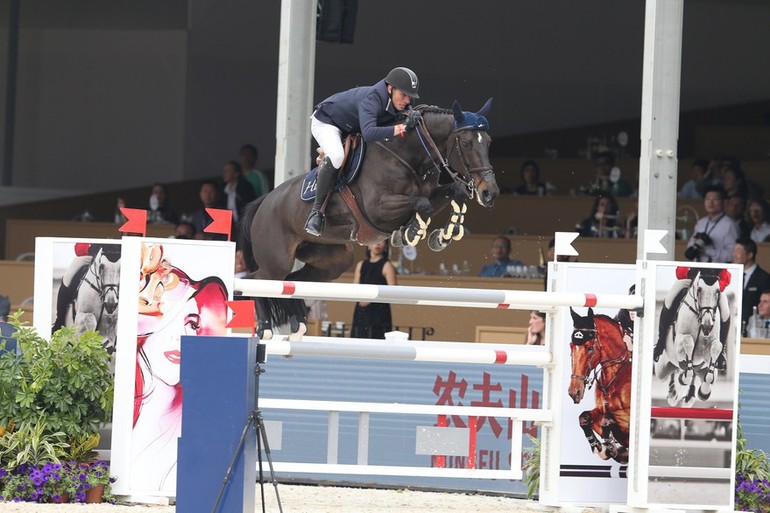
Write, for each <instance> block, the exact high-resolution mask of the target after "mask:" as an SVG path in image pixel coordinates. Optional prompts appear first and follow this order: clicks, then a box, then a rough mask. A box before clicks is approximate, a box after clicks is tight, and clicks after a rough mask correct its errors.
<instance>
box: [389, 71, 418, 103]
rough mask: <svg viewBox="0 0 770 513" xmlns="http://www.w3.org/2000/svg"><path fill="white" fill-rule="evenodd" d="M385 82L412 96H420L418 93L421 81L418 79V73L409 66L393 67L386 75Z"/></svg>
mask: <svg viewBox="0 0 770 513" xmlns="http://www.w3.org/2000/svg"><path fill="white" fill-rule="evenodd" d="M385 82H386V83H388V84H390V85H392V86H393V87H395V88H396V89H398V90H399V91H401V92H402V93H404V94H405V95H407V96H408V97H410V98H420V95H418V94H417V90H418V89H419V87H420V82H419V80H417V74H416V73H415V72H414V71H412V70H410V69H409V68H403V67H398V68H393V69H392V70H390V73H388V76H387V77H385Z"/></svg>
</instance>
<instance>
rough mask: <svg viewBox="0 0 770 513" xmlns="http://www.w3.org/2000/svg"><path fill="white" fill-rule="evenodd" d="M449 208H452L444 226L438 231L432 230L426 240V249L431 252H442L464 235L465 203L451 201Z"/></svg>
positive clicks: (466, 208) (466, 207)
mask: <svg viewBox="0 0 770 513" xmlns="http://www.w3.org/2000/svg"><path fill="white" fill-rule="evenodd" d="M450 206H451V207H452V214H451V215H450V216H449V220H448V221H447V223H446V225H445V226H444V227H443V228H441V229H440V230H439V229H436V230H433V232H432V233H431V234H430V237H429V238H428V247H429V248H430V249H432V250H433V251H442V250H443V249H444V248H446V247H447V246H448V245H449V243H450V242H452V241H453V240H460V239H462V238H463V235H465V228H464V227H463V222H464V221H465V212H467V210H468V206H467V205H466V204H465V202H460V203H458V202H457V201H455V200H452V202H451V203H450Z"/></svg>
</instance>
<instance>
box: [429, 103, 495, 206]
mask: <svg viewBox="0 0 770 513" xmlns="http://www.w3.org/2000/svg"><path fill="white" fill-rule="evenodd" d="M471 129H472V127H464V128H459V129H458V128H453V129H452V135H454V140H453V141H452V136H451V135H450V140H449V141H448V142H447V148H448V150H447V156H446V158H445V157H443V156H442V155H441V150H439V149H438V146H437V145H436V142H435V141H434V140H433V138H432V137H431V135H430V132H429V131H428V127H427V126H426V125H425V120H423V119H422V117H420V118H419V120H418V122H417V126H415V131H416V132H417V137H418V138H419V139H420V143H422V146H423V148H425V152H426V153H427V154H428V157H430V160H431V162H432V163H433V166H434V167H435V168H436V170H438V172H439V174H440V173H441V171H442V169H443V170H444V171H446V173H447V175H449V177H450V178H451V179H452V181H454V182H455V183H461V184H462V185H464V186H465V189H466V195H467V196H468V197H469V198H472V197H473V196H474V194H475V193H476V183H475V181H474V179H473V178H474V175H477V174H479V173H483V174H482V175H481V177H480V178H479V182H481V181H483V180H484V179H485V178H486V176H487V175H488V174H491V173H493V171H492V166H491V165H486V166H479V167H470V164H469V163H468V158H467V157H466V155H465V153H464V152H463V149H462V146H461V145H460V137H459V136H458V135H457V134H458V132H460V131H463V130H471ZM423 132H425V134H424V135H423ZM426 142H427V144H426ZM428 146H430V148H429V147H428ZM455 148H457V151H458V153H459V155H460V162H461V163H462V165H463V167H464V168H465V169H464V170H463V171H464V174H465V176H467V177H468V178H467V181H466V179H465V178H464V176H463V175H462V174H461V173H458V172H457V171H455V170H454V169H452V166H450V165H449V159H450V158H451V156H452V152H453V151H454V149H455ZM434 153H435V154H436V155H437V156H438V157H434ZM437 161H438V162H437Z"/></svg>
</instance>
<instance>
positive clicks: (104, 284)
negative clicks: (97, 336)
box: [94, 250, 120, 314]
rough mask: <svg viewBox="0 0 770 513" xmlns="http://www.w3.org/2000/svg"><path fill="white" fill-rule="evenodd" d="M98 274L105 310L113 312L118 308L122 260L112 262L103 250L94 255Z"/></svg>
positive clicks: (100, 293) (109, 312)
mask: <svg viewBox="0 0 770 513" xmlns="http://www.w3.org/2000/svg"><path fill="white" fill-rule="evenodd" d="M94 265H95V266H96V275H97V277H98V283H99V288H100V292H99V295H100V298H101V300H102V304H103V305H104V310H105V311H106V312H107V313H108V314H113V313H115V311H116V310H117V309H118V290H119V288H120V262H112V261H110V259H109V258H107V257H106V256H105V255H104V253H103V252H102V250H99V253H97V254H96V256H95V257H94Z"/></svg>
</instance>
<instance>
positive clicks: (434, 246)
mask: <svg viewBox="0 0 770 513" xmlns="http://www.w3.org/2000/svg"><path fill="white" fill-rule="evenodd" d="M448 245H449V243H448V242H444V240H443V238H442V237H441V230H433V231H432V232H431V234H430V237H428V247H429V248H430V249H431V250H433V251H435V252H439V251H444V249H446V247H447V246H448Z"/></svg>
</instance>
